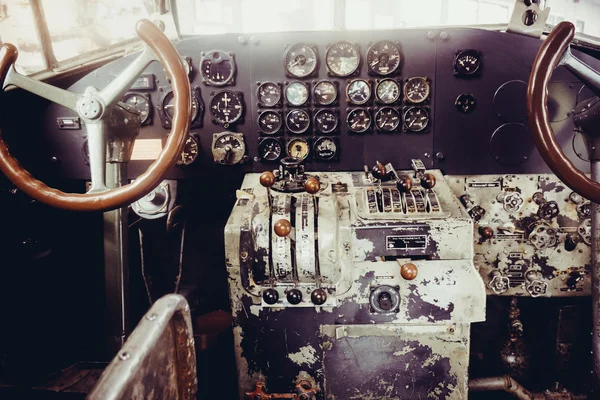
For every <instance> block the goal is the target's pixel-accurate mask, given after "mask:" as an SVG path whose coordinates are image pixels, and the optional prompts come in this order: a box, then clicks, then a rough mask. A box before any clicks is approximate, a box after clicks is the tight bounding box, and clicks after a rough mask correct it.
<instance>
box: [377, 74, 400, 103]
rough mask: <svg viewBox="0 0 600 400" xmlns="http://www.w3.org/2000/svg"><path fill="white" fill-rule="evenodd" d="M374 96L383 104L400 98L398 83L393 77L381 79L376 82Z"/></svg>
mask: <svg viewBox="0 0 600 400" xmlns="http://www.w3.org/2000/svg"><path fill="white" fill-rule="evenodd" d="M375 96H376V97H377V101H379V102H381V103H383V104H392V103H394V102H396V101H398V99H399V98H400V85H399V84H398V82H396V81H395V80H394V79H389V78H388V79H383V80H381V81H379V82H377V86H376V87H375Z"/></svg>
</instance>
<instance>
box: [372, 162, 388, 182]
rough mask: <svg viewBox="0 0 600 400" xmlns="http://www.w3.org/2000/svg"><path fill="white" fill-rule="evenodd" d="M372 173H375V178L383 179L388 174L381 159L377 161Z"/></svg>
mask: <svg viewBox="0 0 600 400" xmlns="http://www.w3.org/2000/svg"><path fill="white" fill-rule="evenodd" d="M371 174H373V178H375V179H383V178H384V177H385V175H386V172H385V166H384V165H383V164H382V163H380V162H379V161H377V163H376V164H375V166H374V167H373V169H372V170H371Z"/></svg>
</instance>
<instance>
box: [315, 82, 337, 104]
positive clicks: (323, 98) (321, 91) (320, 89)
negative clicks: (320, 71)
mask: <svg viewBox="0 0 600 400" xmlns="http://www.w3.org/2000/svg"><path fill="white" fill-rule="evenodd" d="M313 92H314V95H315V102H316V103H317V104H319V105H321V106H328V105H330V104H333V102H334V101H335V100H336V99H337V86H336V85H335V84H334V83H333V82H331V81H321V82H318V83H317V84H316V85H315V87H314V89H313Z"/></svg>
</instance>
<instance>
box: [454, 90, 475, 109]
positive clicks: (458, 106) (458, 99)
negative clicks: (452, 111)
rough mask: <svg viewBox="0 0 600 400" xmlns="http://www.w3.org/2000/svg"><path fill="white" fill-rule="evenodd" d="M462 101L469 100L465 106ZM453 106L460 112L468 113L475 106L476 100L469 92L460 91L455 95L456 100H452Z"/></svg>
mask: <svg viewBox="0 0 600 400" xmlns="http://www.w3.org/2000/svg"><path fill="white" fill-rule="evenodd" d="M462 101H469V104H468V105H467V106H466V107H465V104H463V103H462ZM454 106H455V107H456V109H457V110H458V111H460V112H461V113H463V114H469V113H471V112H473V111H474V110H475V108H476V107H477V100H476V99H475V96H473V95H472V94H471V93H461V94H459V95H458V96H457V97H456V100H454Z"/></svg>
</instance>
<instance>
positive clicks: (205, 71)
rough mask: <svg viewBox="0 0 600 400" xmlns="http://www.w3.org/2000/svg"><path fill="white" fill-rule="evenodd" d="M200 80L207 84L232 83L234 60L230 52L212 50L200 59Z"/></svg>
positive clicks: (220, 84)
mask: <svg viewBox="0 0 600 400" xmlns="http://www.w3.org/2000/svg"><path fill="white" fill-rule="evenodd" d="M200 73H201V74H202V80H203V81H204V83H205V84H207V85H212V86H225V85H227V84H233V79H234V77H235V60H234V59H233V54H232V53H227V52H225V51H222V50H212V51H209V52H208V53H206V55H204V56H203V57H202V60H201V61H200Z"/></svg>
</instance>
